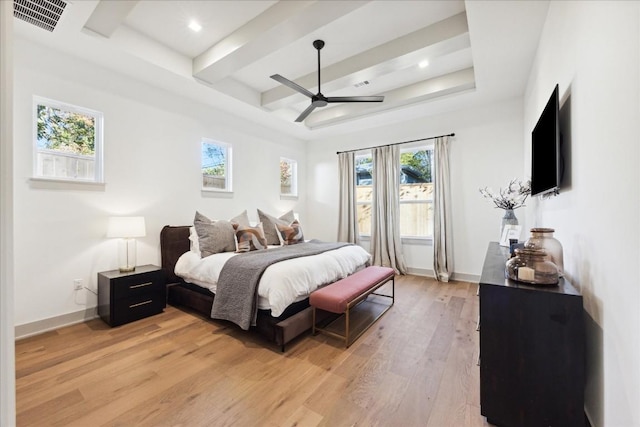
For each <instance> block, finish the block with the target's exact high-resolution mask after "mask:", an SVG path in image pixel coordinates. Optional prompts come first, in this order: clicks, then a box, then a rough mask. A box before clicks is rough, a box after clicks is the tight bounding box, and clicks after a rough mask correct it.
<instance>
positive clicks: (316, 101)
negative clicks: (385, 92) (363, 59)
mask: <svg viewBox="0 0 640 427" xmlns="http://www.w3.org/2000/svg"><path fill="white" fill-rule="evenodd" d="M313 47H315V48H316V49H317V50H318V93H316V94H315V95H314V94H313V93H311V92H310V91H308V90H307V89H305V88H303V87H302V86H300V85H299V84H297V83H294V82H292V81H291V80H289V79H286V78H284V77H282V76H281V75H280V74H274V75H273V76H271V78H272V79H273V80H275V81H277V82H280V83H282V84H283V85H285V86H288V87H290V88H291V89H293V90H295V91H297V92H300V93H301V94H303V95H306V96H308V97H309V98H311V105H309V107H307V109H306V110H304V111H303V112H302V114H300V115H299V116H298V118H297V119H296V122H301V121H303V120H304V119H306V118H307V116H308V115H309V114H311V112H312V111H313V110H314V109H316V108H317V107H325V106H326V105H327V104H331V103H334V102H382V101H384V96H324V95H323V94H322V92H321V91H320V49H322V48H323V47H324V41H322V40H316V41H314V42H313Z"/></svg>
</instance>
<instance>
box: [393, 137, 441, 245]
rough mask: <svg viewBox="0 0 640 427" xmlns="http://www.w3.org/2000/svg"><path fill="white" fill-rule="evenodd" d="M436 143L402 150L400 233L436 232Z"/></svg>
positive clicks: (422, 236)
mask: <svg viewBox="0 0 640 427" xmlns="http://www.w3.org/2000/svg"><path fill="white" fill-rule="evenodd" d="M432 165H433V146H421V147H415V148H404V149H402V150H400V170H401V174H400V236H402V237H418V238H425V237H432V236H433V178H432V173H431V171H432Z"/></svg>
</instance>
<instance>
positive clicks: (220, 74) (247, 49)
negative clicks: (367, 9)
mask: <svg viewBox="0 0 640 427" xmlns="http://www.w3.org/2000/svg"><path fill="white" fill-rule="evenodd" d="M367 3H368V1H341V2H335V1H279V2H278V3H276V4H274V5H273V6H271V7H270V8H269V9H267V10H266V11H265V12H264V13H262V14H260V15H259V16H257V17H256V18H254V19H252V20H251V21H249V22H248V23H247V24H246V25H244V26H243V27H241V28H239V29H238V30H236V31H234V32H233V33H232V34H231V35H229V36H228V37H226V38H225V39H224V40H222V41H220V42H219V43H217V44H216V45H214V46H212V47H211V48H209V49H208V50H207V51H206V52H204V53H202V54H201V55H199V56H197V57H196V58H194V59H193V76H194V77H196V78H198V79H200V80H204V81H207V82H209V83H215V82H217V81H218V80H221V79H223V78H225V77H227V76H229V75H231V74H232V73H233V72H234V71H236V70H239V69H241V68H243V67H245V66H247V65H249V64H251V63H253V62H255V61H257V60H258V59H260V58H262V57H264V56H266V55H269V54H270V53H272V52H273V51H275V50H278V49H280V48H282V47H284V46H287V45H289V44H290V43H292V42H294V41H296V40H298V39H299V38H300V37H303V36H305V35H307V34H309V33H311V32H313V31H315V30H317V29H318V28H320V27H323V26H325V25H327V24H329V23H331V22H333V21H334V20H336V19H338V18H340V17H342V16H344V15H346V14H348V13H350V12H352V11H354V10H355V9H357V8H359V7H362V6H364V5H365V4H367Z"/></svg>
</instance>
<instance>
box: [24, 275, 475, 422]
mask: <svg viewBox="0 0 640 427" xmlns="http://www.w3.org/2000/svg"><path fill="white" fill-rule="evenodd" d="M476 287H477V285H475V284H471V283H464V282H457V283H455V282H454V283H449V284H437V283H436V282H434V281H433V280H430V279H426V278H421V277H416V276H404V277H399V278H398V279H397V280H396V303H395V305H394V306H393V308H392V309H391V310H389V311H388V312H387V313H386V314H385V315H384V316H383V317H382V318H380V319H379V320H378V321H377V323H375V324H374V325H373V326H372V327H371V328H370V329H369V330H368V331H367V332H366V333H365V334H364V335H363V336H361V337H360V338H359V339H358V340H357V341H356V342H355V343H354V344H353V345H352V346H351V347H350V348H348V349H346V350H345V349H344V348H343V345H342V343H341V342H340V341H339V340H337V339H335V338H332V337H328V336H324V335H317V336H311V334H307V335H304V336H302V337H301V338H300V339H298V340H296V341H294V342H293V343H291V344H289V346H288V348H287V351H286V353H281V352H280V351H279V350H278V348H276V347H275V346H273V345H269V344H267V343H266V342H265V341H263V340H262V339H261V338H260V337H258V336H254V335H253V334H251V333H248V332H245V331H241V330H239V329H238V328H236V327H234V326H231V325H230V324H227V323H222V322H216V321H211V320H205V319H203V318H201V317H198V316H194V315H192V314H189V313H186V312H183V311H180V310H178V309H176V308H174V307H167V309H166V310H165V312H164V313H162V314H160V315H157V316H153V317H150V318H147V319H143V320H139V321H137V322H134V323H130V324H128V325H124V326H120V327H117V328H113V329H111V328H109V327H108V326H107V325H106V324H104V323H103V322H102V321H101V320H100V319H96V320H92V321H89V322H86V323H82V324H78V325H74V326H69V327H66V328H61V329H59V330H56V331H53V332H48V333H45V334H42V335H39V336H36V337H31V338H27V339H24V340H20V341H18V342H17V343H16V370H17V372H16V375H17V380H16V381H17V417H18V425H19V426H41V425H42V426H46V425H55V426H82V427H87V426H101V425H108V426H134V425H135V426H222V425H237V426H352V425H359V426H360V425H362V426H369V425H380V426H434V427H441V426H456V427H462V426H482V425H488V424H487V423H486V421H485V419H484V417H482V416H481V415H480V408H479V406H480V405H479V371H478V367H477V366H476V360H477V357H478V333H477V332H476V330H475V328H476V319H477V315H478V299H477V297H476Z"/></svg>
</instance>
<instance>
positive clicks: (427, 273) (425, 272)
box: [407, 267, 435, 277]
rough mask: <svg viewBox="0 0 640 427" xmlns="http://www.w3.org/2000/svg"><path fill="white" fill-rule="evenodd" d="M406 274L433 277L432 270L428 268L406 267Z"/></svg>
mask: <svg viewBox="0 0 640 427" xmlns="http://www.w3.org/2000/svg"><path fill="white" fill-rule="evenodd" d="M407 273H409V274H412V275H414V276H423V277H435V275H434V274H433V270H430V269H428V268H414V267H408V268H407Z"/></svg>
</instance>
